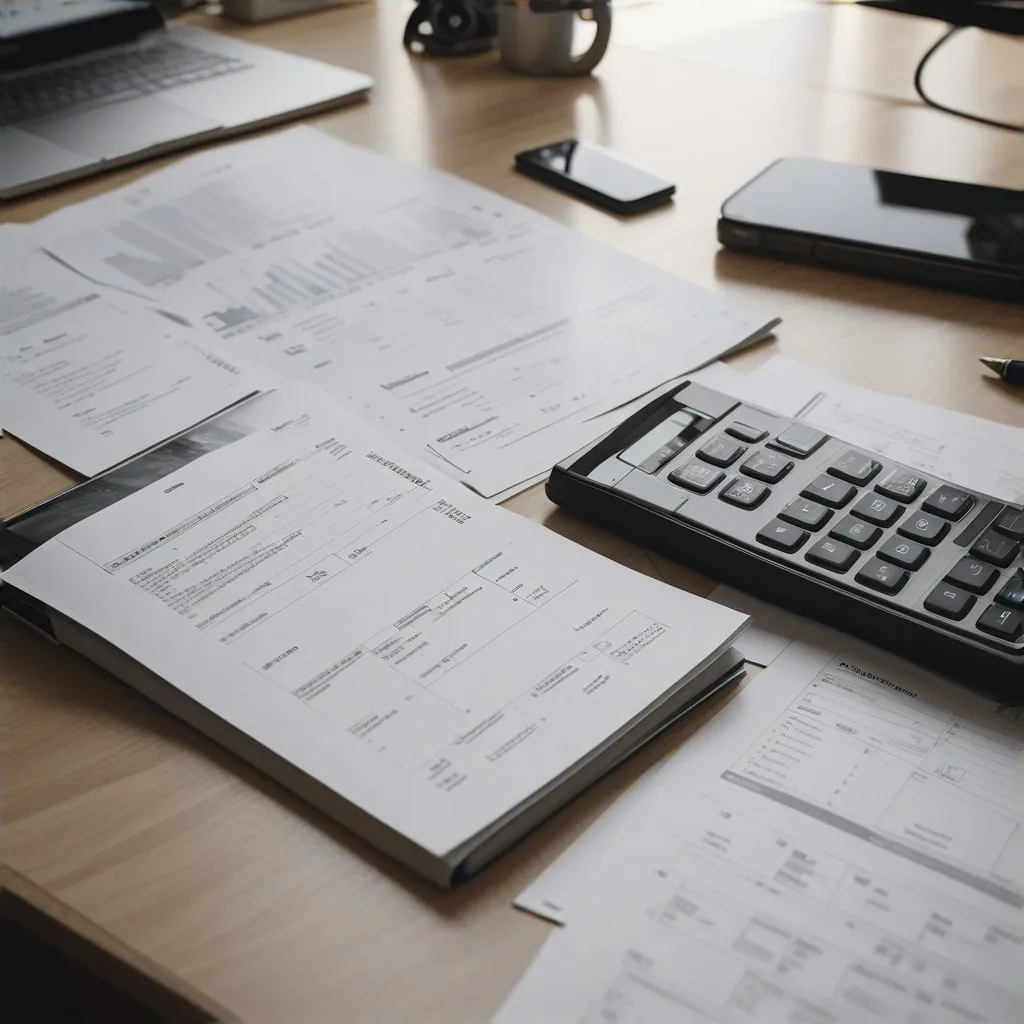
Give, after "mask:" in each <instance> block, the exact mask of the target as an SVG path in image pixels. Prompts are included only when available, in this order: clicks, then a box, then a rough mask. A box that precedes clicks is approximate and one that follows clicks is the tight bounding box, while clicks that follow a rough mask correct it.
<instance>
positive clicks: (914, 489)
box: [875, 469, 928, 502]
mask: <svg viewBox="0 0 1024 1024" xmlns="http://www.w3.org/2000/svg"><path fill="white" fill-rule="evenodd" d="M927 484H928V481H927V480H925V478H924V477H923V476H919V475H918V474H917V473H913V472H911V471H910V470H909V469H894V470H893V471H892V472H891V473H889V474H888V475H887V476H886V478H885V479H884V480H882V481H880V482H879V483H877V484H875V490H876V491H878V493H879V494H884V495H885V496H886V497H887V498H894V499H895V500H896V501H907V502H910V501H914V500H915V499H916V498H917V496H918V495H919V494H920V493H921V492H922V491H923V490H924V489H925V487H926V486H927Z"/></svg>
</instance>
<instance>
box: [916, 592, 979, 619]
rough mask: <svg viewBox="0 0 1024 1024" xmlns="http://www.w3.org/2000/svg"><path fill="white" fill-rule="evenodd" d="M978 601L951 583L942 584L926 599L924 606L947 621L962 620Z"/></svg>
mask: <svg viewBox="0 0 1024 1024" xmlns="http://www.w3.org/2000/svg"><path fill="white" fill-rule="evenodd" d="M977 600H978V599H977V598H976V597H975V596H974V595H973V594H971V593H968V591H966V590H964V589H963V588H962V587H955V586H953V584H951V583H940V584H939V585H938V586H937V587H936V588H935V589H934V590H933V591H932V592H931V593H930V594H929V595H928V596H927V597H926V598H925V599H924V606H925V608H927V609H928V611H930V612H935V614H936V615H942V616H945V618H947V619H957V620H959V619H962V618H964V616H966V615H967V613H968V612H969V611H970V610H971V609H972V608H973V607H974V602H975V601H977Z"/></svg>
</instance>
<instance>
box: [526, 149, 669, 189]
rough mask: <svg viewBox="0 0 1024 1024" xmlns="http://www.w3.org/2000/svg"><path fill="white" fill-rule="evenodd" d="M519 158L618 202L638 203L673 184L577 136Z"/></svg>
mask: <svg viewBox="0 0 1024 1024" xmlns="http://www.w3.org/2000/svg"><path fill="white" fill-rule="evenodd" d="M520 159H522V160H525V161H526V162H528V163H532V164H534V165H536V166H538V167H540V168H542V169H544V170H547V171H550V172H553V173H554V174H558V175H561V176H563V177H566V178H569V179H571V180H572V181H575V182H576V183H578V184H579V185H582V186H583V187H585V188H588V189H592V190H593V191H595V192H600V193H601V194H602V195H605V196H607V197H608V198H609V199H612V200H614V201H615V202H617V203H635V202H637V201H638V200H641V199H645V198H647V197H648V196H651V195H657V194H659V193H664V192H665V191H666V190H669V189H672V188H673V186H672V182H670V181H666V180H665V179H664V178H659V177H658V176H657V175H656V174H651V173H650V172H649V171H644V170H641V169H640V168H639V167H634V166H633V165H632V164H628V163H626V162H625V161H623V160H621V159H620V158H619V157H617V156H616V155H615V154H614V153H612V152H610V151H609V150H607V149H602V148H601V147H600V146H592V145H590V144H588V143H585V142H576V141H575V140H574V139H566V140H565V141H564V142H556V143H553V144H552V145H550V146H542V147H541V148H540V149H534V150H531V151H530V152H529V153H524V154H522V155H521V157H520Z"/></svg>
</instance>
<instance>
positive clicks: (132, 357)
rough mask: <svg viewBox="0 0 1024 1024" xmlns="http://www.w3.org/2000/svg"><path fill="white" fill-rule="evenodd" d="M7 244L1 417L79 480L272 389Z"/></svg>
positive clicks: (262, 377)
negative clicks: (252, 396) (75, 473)
mask: <svg viewBox="0 0 1024 1024" xmlns="http://www.w3.org/2000/svg"><path fill="white" fill-rule="evenodd" d="M18 237H21V236H20V235H19V236H18ZM7 238H8V236H7V234H6V233H5V234H4V235H3V236H0V264H2V265H3V267H4V280H3V282H2V283H0V391H2V397H0V418H2V423H3V425H4V427H5V428H6V429H7V430H8V431H9V432H10V433H12V434H14V435H15V436H16V437H18V438H20V439H21V440H22V441H24V442H25V443H26V444H29V445H32V446H33V447H34V448H37V449H39V450H40V451H42V452H44V453H46V454H47V455H51V456H52V457H54V458H56V459H58V460H59V461H60V462H63V463H64V464H65V465H66V466H69V467H70V468H72V469H74V470H76V471H77V472H79V473H82V474H83V475H85V476H94V475H95V474H97V473H101V472H103V471H104V470H106V469H109V468H110V467H111V466H114V465H116V464H117V463H119V462H123V461H124V460H125V459H129V458H131V457H132V456H134V455H136V454H138V453H139V452H140V451H145V450H146V449H148V448H150V447H152V446H153V445H156V444H159V443H160V442H161V441H163V440H165V439H166V438H168V437H171V436H173V435H175V434H178V433H180V432H181V431H182V430H185V429H187V428H188V427H190V426H192V425H193V424H195V423H198V422H200V421H201V420H204V419H206V418H207V417H209V416H213V415H214V414H215V413H217V412H220V411H221V410H222V409H224V408H225V407H227V406H230V405H233V404H234V403H236V402H240V401H242V400H243V399H245V398H247V397H249V396H251V395H254V394H256V393H257V392H258V391H260V390H261V389H263V388H265V387H267V386H268V384H269V383H270V382H271V381H272V379H273V378H272V377H271V375H270V374H268V373H266V372H264V371H262V370H260V369H258V368H256V367H253V366H251V365H249V364H248V363H247V361H246V360H243V359H239V358H238V357H236V356H233V355H230V354H229V353H227V352H226V351H225V350H224V349H223V348H222V347H220V346H217V345H216V344H214V343H212V342H210V341H207V340H206V339H205V337H204V336H203V335H202V334H199V333H198V332H196V331H192V330H189V329H187V328H184V327H182V326H181V325H180V324H179V323H175V322H174V321H173V320H171V319H169V318H168V317H166V316H162V315H161V314H160V313H159V312H158V311H156V310H154V309H146V308H140V307H138V306H137V304H135V303H131V302H129V303H127V304H126V303H124V302H118V301H117V299H116V297H114V296H113V295H112V294H111V293H109V292H105V291H104V290H102V289H98V288H97V287H96V286H95V285H94V284H93V283H92V282H90V281H88V280H86V279H85V278H83V277H81V276H80V275H79V274H76V273H75V272H74V271H72V270H69V269H68V268H67V267H63V266H61V265H60V264H59V263H57V262H56V261H55V260H53V259H52V258H51V257H50V256H48V255H47V254H46V253H44V252H41V251H39V250H32V249H26V248H24V247H23V246H21V245H19V244H17V243H15V242H13V241H12V242H11V243H8V242H7Z"/></svg>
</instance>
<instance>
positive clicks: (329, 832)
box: [0, 514, 735, 932]
mask: <svg viewBox="0 0 1024 1024" xmlns="http://www.w3.org/2000/svg"><path fill="white" fill-rule="evenodd" d="M558 515H559V517H561V516H562V514H558ZM565 518H568V517H565ZM0 647H2V648H3V649H4V650H5V653H7V655H8V656H7V658H6V661H7V668H8V670H9V677H10V684H9V687H8V695H7V702H8V706H9V709H10V713H9V722H10V736H11V743H10V751H9V754H8V758H7V763H8V771H7V800H6V808H5V819H6V821H5V825H6V829H5V830H6V833H7V836H6V839H7V844H6V845H7V857H8V861H9V863H10V864H11V865H12V866H13V867H14V868H15V869H17V870H18V871H20V872H21V873H23V874H24V875H25V876H26V877H30V878H33V880H34V881H36V882H37V884H42V885H44V886H45V887H46V888H47V890H48V891H50V892H52V893H55V894H56V895H57V896H58V897H60V898H65V896H66V898H68V899H69V901H71V902H72V904H73V903H74V900H73V896H74V893H75V892H76V891H81V889H82V887H85V888H87V889H90V890H92V892H93V893H95V892H98V891H100V890H105V889H108V888H109V889H110V893H111V896H110V898H109V899H99V898H98V897H96V898H94V897H92V896H91V897H90V900H91V901H92V902H98V903H99V905H100V906H101V908H102V914H103V915H106V914H108V913H109V914H111V915H112V917H113V918H115V919H117V918H124V917H133V918H134V917H138V916H145V915H150V914H152V915H154V916H155V917H157V918H158V919H159V918H160V912H159V909H158V908H159V907H160V906H161V903H160V901H161V889H162V888H163V887H164V885H165V883H167V884H169V881H168V880H169V879H171V878H172V877H173V876H179V877H178V880H177V881H176V882H175V883H174V884H175V886H177V888H178V889H179V890H180V891H182V892H185V893H188V894H189V897H190V899H191V900H193V901H194V904H193V908H192V909H193V910H194V911H195V913H197V914H199V915H200V916H203V917H206V916H210V917H212V918H216V917H217V910H216V904H217V902H218V901H219V900H220V899H222V898H224V899H227V898H228V897H229V895H230V893H231V891H232V889H233V888H234V889H237V888H238V887H239V886H241V887H242V888H243V890H244V889H245V887H246V886H249V887H251V886H253V885H256V886H258V879H259V872H260V871H262V870H274V871H276V872H282V871H283V872H286V873H293V874H294V885H295V887H300V886H301V885H302V884H307V883H308V884H313V881H312V879H311V875H313V874H314V873H315V868H314V867H313V863H314V861H315V860H316V859H317V858H323V857H326V858H327V863H328V864H329V865H333V867H332V870H333V871H339V870H340V871H341V872H342V873H343V875H344V876H346V888H348V886H349V884H351V881H352V880H353V879H352V876H355V879H357V880H358V881H357V886H356V887H357V888H358V889H360V890H372V889H373V888H376V887H379V886H380V885H381V883H385V884H386V883H388V882H390V883H391V884H393V885H396V886H400V887H401V888H402V889H403V890H404V891H405V893H406V894H407V896H410V897H412V898H413V899H414V900H415V901H416V902H417V903H419V904H420V905H421V906H423V907H424V908H429V910H430V911H432V912H433V913H435V914H437V915H440V916H442V917H445V918H459V917H460V916H461V915H463V914H464V913H466V912H468V911H469V908H471V907H472V906H473V905H475V904H476V903H477V902H478V901H481V900H485V899H486V898H487V896H486V894H488V893H490V894H492V895H496V893H500V892H501V891H502V890H508V889H509V888H510V887H514V888H513V889H512V894H513V895H514V892H515V891H518V888H521V886H522V885H524V884H526V881H528V880H529V878H530V877H532V876H533V875H534V874H536V873H537V871H539V870H540V868H541V867H542V866H543V865H544V864H546V863H548V862H549V861H550V860H551V859H552V858H553V857H554V856H555V855H556V854H557V853H558V852H560V850H561V849H563V848H564V847H565V846H566V845H568V843H569V842H570V841H571V840H572V839H573V838H575V837H576V836H577V835H578V834H580V833H581V832H582V831H583V830H584V828H585V827H586V826H587V825H589V824H590V823H591V821H593V820H594V819H595V818H596V817H597V816H598V815H599V814H600V813H601V811H602V810H603V809H604V808H605V807H606V806H607V805H608V804H609V803H610V802H611V801H612V800H613V799H614V798H615V797H616V796H618V795H619V794H620V793H621V792H622V791H623V790H624V789H625V788H626V787H627V786H628V785H629V784H630V783H631V782H633V781H635V779H636V778H637V777H638V776H639V775H640V774H641V773H642V772H643V771H645V770H646V769H648V768H649V767H650V766H651V765H652V764H654V763H656V762H657V761H659V760H661V759H662V758H663V757H665V756H667V755H668V754H669V753H670V752H671V751H672V750H674V749H675V748H676V747H677V746H678V745H679V743H680V742H681V741H682V740H683V739H684V738H685V737H686V736H687V735H689V734H690V733H691V732H692V731H693V730H694V729H695V728H697V727H698V726H699V725H700V724H701V723H702V722H704V721H706V720H707V719H708V718H710V717H711V716H712V715H713V714H714V713H715V712H716V711H717V710H719V709H720V708H721V707H722V706H723V705H724V703H725V702H726V701H727V700H729V699H731V697H732V695H733V694H734V693H735V687H731V688H729V692H727V693H723V694H720V695H716V697H714V698H713V699H711V700H709V701H708V702H707V704H706V705H705V706H703V707H702V708H701V709H700V710H699V711H698V712H695V713H694V714H692V715H691V716H688V717H686V718H685V719H684V720H683V721H682V722H680V723H678V724H676V725H674V726H672V727H671V728H669V729H668V730H666V732H665V733H664V734H663V735H662V736H660V737H659V738H658V739H657V740H656V741H655V742H653V743H651V744H649V745H648V746H647V747H645V748H643V749H642V750H641V751H640V752H639V753H638V754H636V755H634V757H632V758H631V759H630V760H629V761H628V762H627V763H626V764H624V765H622V766H620V767H619V768H617V769H616V770H615V771H613V772H612V773H611V774H610V775H608V776H606V777H605V778H604V779H602V780H600V781H599V782H598V783H597V784H596V785H595V786H593V787H591V789H589V790H587V791H586V792H584V793H583V794H581V795H580V796H579V797H577V798H576V800H575V801H573V802H572V804H570V805H568V806H567V807H565V808H562V809H561V810H560V811H559V812H558V813H557V814H556V815H555V816H554V817H553V818H551V819H549V820H548V821H547V822H546V823H544V824H543V825H542V826H541V827H540V828H539V829H537V830H536V831H535V832H533V833H532V834H531V835H529V836H528V837H526V838H525V839H524V840H523V842H522V843H521V844H520V845H519V846H518V847H517V848H516V849H514V850H512V851H510V852H509V853H508V854H506V855H505V856H503V857H502V858H501V859H499V860H498V861H497V862H495V863H494V864H492V865H491V866H490V867H488V868H487V869H485V870H484V871H483V872H482V874H481V875H479V876H477V877H476V878H474V879H471V880H469V881H468V882H466V883H464V884H462V885H461V886H459V887H458V888H456V889H454V890H448V891H446V890H441V889H438V888H436V887H435V886H433V885H431V884H429V883H427V882H425V881H423V880H422V879H420V878H419V877H418V876H416V875H414V874H412V873H411V872H410V871H408V870H407V869H406V868H404V867H403V866H401V865H400V864H397V863H396V862H393V861H391V860H389V859H387V858H386V857H384V856H383V855H381V854H380V853H378V852H377V851H376V850H375V849H373V848H372V847H370V846H369V845H368V844H367V843H365V842H363V841H362V840H361V839H359V838H358V837H357V836H355V835H354V834H352V833H351V832H349V831H348V830H346V829H345V828H343V827H342V826H341V825H339V824H338V823H336V822H335V821H333V820H332V819H330V818H329V817H327V816H326V815H324V814H322V813H321V812H319V811H318V810H316V809H315V808H314V807H313V806H311V805H310V804H308V803H306V802H305V801H303V800H301V799H300V798H299V797H297V796H295V795H294V794H293V793H291V792H290V791H289V790H287V789H285V788H284V787H283V786H281V785H279V784H278V783H276V782H275V781H274V780H273V779H271V778H269V777H268V776H266V775H263V774H262V773H261V772H259V771H258V770H257V769H255V768H253V767H252V766H250V765H249V764H247V763H246V762H245V761H243V760H241V759H240V758H237V757H235V756H234V755H232V754H230V753H229V752H227V751H226V750H223V749H222V748H220V747H219V746H217V745H216V744H215V743H214V742H213V741H211V740H209V739H207V738H206V737H205V736H204V735H202V734H201V733H199V732H198V731H195V730H193V729H191V728H189V727H188V726H186V725H185V724H183V723H182V722H179V721H178V720H177V719H176V718H174V717H173V716H172V715H171V714H169V713H167V712H165V711H163V710H162V709H160V708H159V707H157V706H156V705H154V704H152V703H150V702H149V701H148V700H146V699H145V698H144V697H142V696H141V695H139V694H138V693H136V692H135V691H134V690H132V689H131V688H130V687H129V686H127V684H124V683H122V682H120V681H119V680H117V679H116V678H115V677H113V676H111V675H109V674H107V673H106V672H104V671H103V670H101V669H99V668H97V667H96V666H94V665H92V664H91V663H89V662H88V661H86V660H85V659H83V658H81V657H80V656H78V655H77V654H75V653H74V652H72V651H70V650H68V649H66V648H61V647H54V646H51V645H50V644H48V643H46V642H45V641H44V640H43V639H42V638H41V637H39V636H36V635H35V634H33V633H31V632H30V631H29V630H27V629H25V628H23V627H21V626H19V625H18V624H16V623H14V622H11V621H0ZM30 669H31V671H30ZM28 716H32V717H33V718H34V719H35V722H34V726H33V728H32V729H31V730H28V729H26V728H24V727H23V726H24V725H25V719H26V718H27V717H28ZM29 737H31V738H29ZM76 802H77V803H78V804H79V805H80V806H79V808H78V810H77V812H75V811H74V810H73V809H71V807H69V805H74V804H75V803H76ZM58 810H59V813H60V817H61V819H62V821H63V822H64V823H65V824H64V826H63V828H62V832H61V836H60V837H59V840H58V837H56V836H54V835H53V834H49V835H48V834H47V829H46V826H45V823H46V821H47V819H48V817H51V816H52V815H53V814H55V813H57V812H58ZM69 821H75V822H76V824H79V825H80V826H81V827H80V829H78V830H77V831H78V833H79V834H77V835H75V837H74V838H73V839H70V838H69V836H68V834H67V833H68V831H69V829H68V827H67V823H68V822H69ZM275 847H279V849H276V850H275V849H274V848H275ZM286 847H287V849H285V848H286ZM268 849H269V850H272V851H273V852H272V856H270V857H268V858H265V862H263V861H261V856H262V855H263V854H264V852H266V851H267V850H268ZM307 850H312V851H315V853H316V855H317V856H316V857H315V858H311V859H307V858H304V857H303V854H304V853H305V852H306V851H307ZM339 858H340V859H339ZM218 861H220V863H218ZM247 861H249V862H250V863H249V864H247V863H246V862H247ZM275 862H276V867H270V866H269V865H271V864H274V863H275ZM524 868H526V869H527V870H528V877H526V876H525V875H524ZM247 875H248V876H250V877H251V878H252V879H253V880H252V881H245V879H246V876H247ZM516 876H519V880H518V883H517V879H516ZM183 877H187V878H189V879H190V883H189V884H188V885H183V884H182V878H183ZM133 879H134V881H133ZM287 884H289V885H290V884H292V881H291V880H290V879H289V880H288V883H287ZM326 884H330V883H329V881H328V882H327V883H326ZM204 891H206V892H207V894H208V895H207V897H206V898H208V899H209V901H210V905H208V906H207V905H204V902H203V901H204ZM238 895H239V893H238V892H237V891H236V892H234V896H235V897H237V896H238ZM242 895H243V898H244V892H243V894H242ZM251 898H252V902H253V905H254V907H253V912H254V914H258V910H259V904H260V893H259V892H257V891H256V890H255V889H253V890H252V896H251ZM501 898H502V899H504V897H501ZM179 902H180V901H179ZM115 903H116V906H115V905H114V904H115ZM164 909H165V910H166V908H164ZM175 909H178V908H175ZM352 912H353V916H356V914H357V912H356V911H355V910H353V911H352ZM164 920H165V921H166V917H165V918H164ZM99 923H101V924H103V925H104V926H108V925H109V922H108V919H106V918H105V917H101V918H100V920H99ZM168 928H169V929H170V930H171V931H173V927H172V926H170V925H168ZM157 931H158V932H159V931H160V929H159V928H158V929H157Z"/></svg>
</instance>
